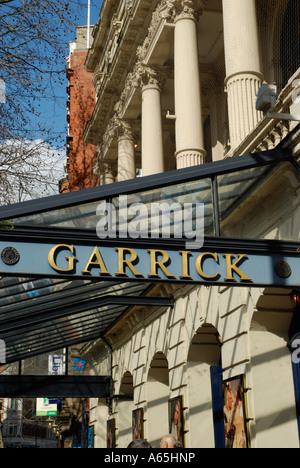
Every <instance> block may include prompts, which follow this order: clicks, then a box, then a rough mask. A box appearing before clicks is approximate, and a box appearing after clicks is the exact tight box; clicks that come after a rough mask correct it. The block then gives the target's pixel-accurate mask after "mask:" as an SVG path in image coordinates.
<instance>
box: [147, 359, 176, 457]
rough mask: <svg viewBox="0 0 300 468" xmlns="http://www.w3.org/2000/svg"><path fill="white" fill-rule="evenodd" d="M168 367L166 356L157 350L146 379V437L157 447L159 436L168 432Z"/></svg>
mask: <svg viewBox="0 0 300 468" xmlns="http://www.w3.org/2000/svg"><path fill="white" fill-rule="evenodd" d="M169 394H170V391H169V369H168V361H167V359H166V356H165V355H164V353H162V352H157V353H156V354H155V355H154V357H153V359H152V361H151V364H150V368H149V373H148V379H147V429H148V434H147V439H148V441H149V442H150V443H151V445H152V447H153V448H159V446H160V440H161V438H162V437H163V436H164V435H165V434H168V433H169V423H168V421H169V417H168V399H169Z"/></svg>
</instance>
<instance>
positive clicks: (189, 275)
mask: <svg viewBox="0 0 300 468" xmlns="http://www.w3.org/2000/svg"><path fill="white" fill-rule="evenodd" d="M12 240H13V239H10V241H12ZM268 245H269V248H266V246H265V245H262V243H261V242H260V241H255V242H252V243H251V245H250V244H249V245H247V243H245V244H244V245H243V244H241V243H238V242H237V241H235V242H234V241H232V245H231V241H230V240H228V239H227V240H224V239H223V240H222V239H219V240H215V239H214V240H213V241H212V240H209V239H208V240H206V243H205V245H204V246H203V248H202V249H201V250H186V249H185V248H184V243H182V244H181V245H179V244H178V243H174V244H172V242H170V243H167V244H164V245H163V247H164V246H166V247H164V248H161V246H162V243H161V244H160V245H159V243H158V244H157V245H153V244H152V243H150V242H149V243H148V245H147V244H146V242H143V243H139V242H135V243H133V242H130V241H123V242H122V243H120V242H117V241H116V242H115V243H114V241H111V242H107V241H100V242H99V241H98V242H96V241H95V242H94V243H93V244H92V243H91V242H90V241H85V242H84V241H82V242H74V239H72V242H66V243H64V242H59V243H51V242H50V241H48V242H47V241H43V240H39V242H38V246H37V245H36V244H35V243H29V242H26V241H24V242H22V241H20V240H18V241H17V240H16V241H15V242H12V243H11V244H10V245H9V246H8V244H7V242H5V241H0V252H1V259H2V261H1V272H2V274H6V275H13V276H18V275H19V276H26V277H30V276H32V275H34V276H43V277H48V278H53V277H58V276H60V277H64V278H74V279H75V278H81V279H83V278H87V279H92V278H93V279H104V280H106V281H107V280H108V279H112V280H114V281H118V280H119V281H130V280H134V281H143V282H145V281H149V282H154V281H158V282H162V281H168V282H172V283H174V282H181V283H183V282H184V283H200V284H208V285H224V284H226V285H234V286H239V285H241V286H243V285H244V286H245V285H249V286H262V287H264V286H280V287H289V288H290V287H297V284H298V283H299V277H300V259H299V252H297V250H294V249H293V248H292V247H291V248H289V247H288V246H287V247H286V246H285V247H286V248H285V250H284V251H282V253H281V252H280V250H278V249H276V245H273V244H272V243H271V244H268ZM293 247H295V246H293Z"/></svg>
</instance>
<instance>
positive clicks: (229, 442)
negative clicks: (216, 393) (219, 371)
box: [222, 375, 249, 448]
mask: <svg viewBox="0 0 300 468" xmlns="http://www.w3.org/2000/svg"><path fill="white" fill-rule="evenodd" d="M244 389H245V385H244V376H243V375H240V376H237V377H234V378H232V379H229V380H226V381H224V382H223V388H222V391H223V416H224V428H225V448H248V447H249V437H248V428H247V416H246V404H245V391H244Z"/></svg>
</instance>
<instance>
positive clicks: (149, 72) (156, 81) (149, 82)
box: [133, 61, 166, 91]
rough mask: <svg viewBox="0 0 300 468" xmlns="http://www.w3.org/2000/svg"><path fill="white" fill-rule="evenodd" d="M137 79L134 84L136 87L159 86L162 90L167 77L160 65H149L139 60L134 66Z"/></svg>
mask: <svg viewBox="0 0 300 468" xmlns="http://www.w3.org/2000/svg"><path fill="white" fill-rule="evenodd" d="M134 72H135V80H134V82H133V86H135V87H136V88H139V87H142V88H145V87H147V88H149V87H152V88H157V89H159V90H160V91H161V89H162V86H163V83H164V81H165V79H166V77H165V73H163V71H162V70H161V69H160V68H159V67H158V66H153V65H151V66H149V65H147V64H145V63H143V62H141V61H138V62H137V63H136V64H135V67H134Z"/></svg>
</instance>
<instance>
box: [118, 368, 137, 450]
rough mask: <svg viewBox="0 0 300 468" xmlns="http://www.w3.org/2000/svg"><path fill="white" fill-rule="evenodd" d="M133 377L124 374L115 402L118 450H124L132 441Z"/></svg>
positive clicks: (128, 373) (127, 373)
mask: <svg viewBox="0 0 300 468" xmlns="http://www.w3.org/2000/svg"><path fill="white" fill-rule="evenodd" d="M133 409H134V404H133V377H132V375H131V373H130V372H129V371H127V372H125V374H124V376H123V378H122V381H121V385H120V394H119V395H118V400H117V411H118V414H119V418H118V440H117V446H118V448H126V447H127V446H128V444H129V443H130V442H131V440H132V411H133Z"/></svg>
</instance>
